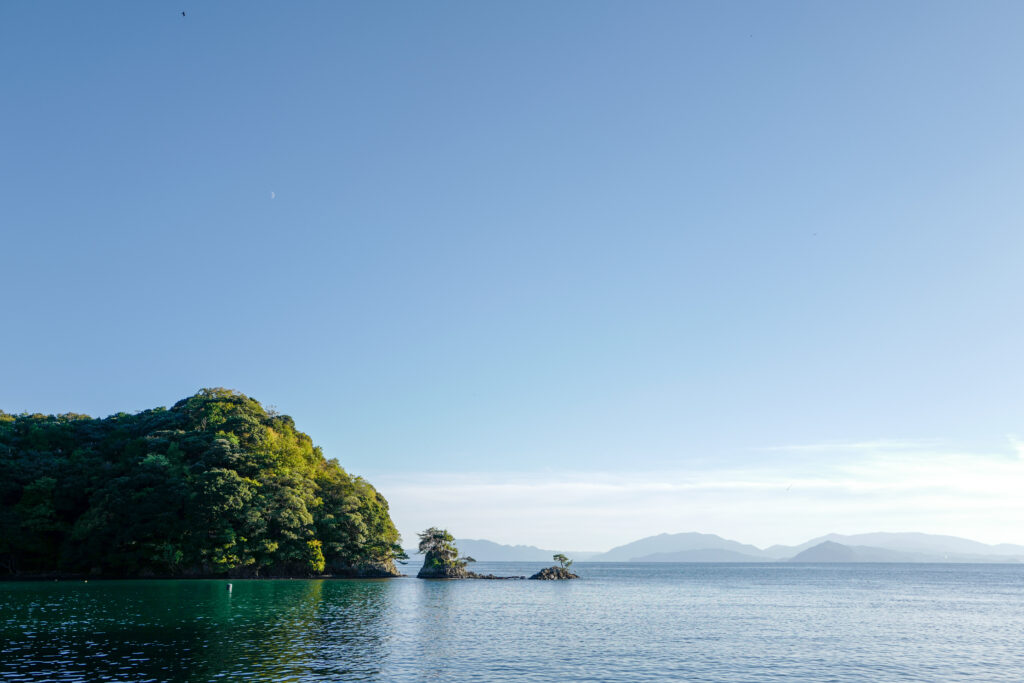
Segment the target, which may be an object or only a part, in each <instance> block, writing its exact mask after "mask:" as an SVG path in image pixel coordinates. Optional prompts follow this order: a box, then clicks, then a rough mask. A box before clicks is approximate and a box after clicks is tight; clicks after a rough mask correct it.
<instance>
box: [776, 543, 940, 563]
mask: <svg viewBox="0 0 1024 683" xmlns="http://www.w3.org/2000/svg"><path fill="white" fill-rule="evenodd" d="M789 561H790V562H927V561H928V559H927V558H925V557H922V556H920V555H916V554H914V553H902V552H899V551H897V550H887V549H885V548H871V547H868V546H863V545H858V546H848V545H842V544H841V543H836V542H835V541H824V542H822V543H819V544H818V545H816V546H812V547H810V548H808V549H806V550H804V551H801V552H800V553H798V554H796V555H795V556H793V557H791V558H789Z"/></svg>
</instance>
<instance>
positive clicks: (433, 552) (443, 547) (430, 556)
mask: <svg viewBox="0 0 1024 683" xmlns="http://www.w3.org/2000/svg"><path fill="white" fill-rule="evenodd" d="M419 537H420V545H419V552H420V554H422V555H426V556H427V557H426V560H425V561H426V562H430V563H431V564H439V565H442V566H444V567H454V566H456V565H457V564H458V561H459V560H458V557H459V549H458V548H456V547H455V537H454V536H452V535H451V534H450V533H448V530H447V529H438V528H437V527H436V526H432V527H430V528H429V529H427V530H426V531H421V532H420V533H419Z"/></svg>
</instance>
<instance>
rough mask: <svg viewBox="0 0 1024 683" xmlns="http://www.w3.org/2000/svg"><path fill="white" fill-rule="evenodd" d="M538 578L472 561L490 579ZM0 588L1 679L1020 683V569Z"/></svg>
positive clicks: (620, 572) (1023, 591)
mask: <svg viewBox="0 0 1024 683" xmlns="http://www.w3.org/2000/svg"><path fill="white" fill-rule="evenodd" d="M540 566H542V565H538V564H523V565H513V564H505V563H501V564H498V563H494V564H490V563H479V564H478V566H477V567H476V568H477V569H478V570H481V571H484V572H491V571H493V572H494V573H496V574H527V573H529V572H532V571H535V570H536V569H537V568H539V567H540ZM576 569H577V571H578V573H579V574H580V575H581V576H582V577H584V578H583V579H581V580H580V581H572V582H542V581H421V580H417V579H412V578H403V579H391V580H372V581H343V580H326V581H287V580H285V581H273V580H263V581H238V580H236V581H232V583H233V586H234V587H233V590H232V591H231V592H230V593H229V592H228V591H227V590H225V583H226V582H225V581H90V582H89V583H79V582H62V583H53V582H50V583H45V582H31V583H27V582H26V583H21V582H7V583H0V679H2V680H5V681H8V680H10V681H20V680H25V681H43V680H46V681H85V680H119V681H129V680H130V681H142V680H186V679H188V680H215V679H218V678H220V679H223V680H234V679H242V678H246V679H255V680H275V681H277V680H296V681H423V680H428V681H429V680H436V681H554V680H560V681H566V680H574V681H658V680H692V681H791V680H807V681H880V680H885V681H896V680H906V681H950V680H978V681H999V680H1005V681H1020V680H1022V679H1024V639H1022V635H1024V567H1021V566H1013V565H822V566H813V565H787V564H774V565H709V564H689V565H682V564H672V565H607V564H585V563H581V564H578V565H577V567H576Z"/></svg>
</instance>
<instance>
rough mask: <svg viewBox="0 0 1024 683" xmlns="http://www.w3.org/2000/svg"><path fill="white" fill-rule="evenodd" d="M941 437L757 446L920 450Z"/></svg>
mask: <svg viewBox="0 0 1024 683" xmlns="http://www.w3.org/2000/svg"><path fill="white" fill-rule="evenodd" d="M942 443H943V442H942V441H941V440H939V439H878V440H874V441H847V442H843V441H838V442H822V443H808V444H789V445H786V446H764V447H762V448H755V449H754V450H758V451H786V452H795V453H820V452H827V451H842V452H857V453H864V452H868V453H870V452H876V451H897V450H918V449H922V448H937V447H939V446H941V445H942Z"/></svg>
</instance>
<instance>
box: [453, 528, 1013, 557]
mask: <svg viewBox="0 0 1024 683" xmlns="http://www.w3.org/2000/svg"><path fill="white" fill-rule="evenodd" d="M458 543H459V545H460V547H461V546H462V545H463V544H466V545H468V546H469V547H471V548H473V555H474V557H476V558H477V559H479V560H481V561H487V562H502V561H504V562H536V561H541V560H545V559H547V557H550V551H547V550H541V549H540V548H536V547H534V546H524V545H501V544H498V543H494V542H492V541H486V540H469V541H461V540H460V541H458ZM574 554H575V555H576V557H578V558H579V559H581V560H583V561H588V562H714V563H734V562H815V563H822V562H952V563H1005V562H1021V561H1024V546H1020V545H1012V544H1006V543H1003V544H998V545H988V544H985V543H979V542H977V541H972V540H969V539H966V538H958V537H956V536H943V535H936V534H922V533H888V532H878V533H869V534H856V535H849V536H844V535H841V534H828V535H827V536H820V537H818V538H813V539H811V540H809V541H807V542H805V543H802V544H800V545H795V546H784V545H774V546H770V547H768V548H764V549H761V548H758V547H757V546H753V545H749V544H745V543H740V542H738V541H732V540H729V539H726V538H722V537H721V536H717V535H715V534H701V533H695V532H686V533H679V534H658V535H657V536H648V537H645V538H641V539H639V540H636V541H633V542H631V543H626V544H625V545H621V546H617V547H615V548H612V549H611V550H608V551H606V552H577V553H574Z"/></svg>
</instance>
